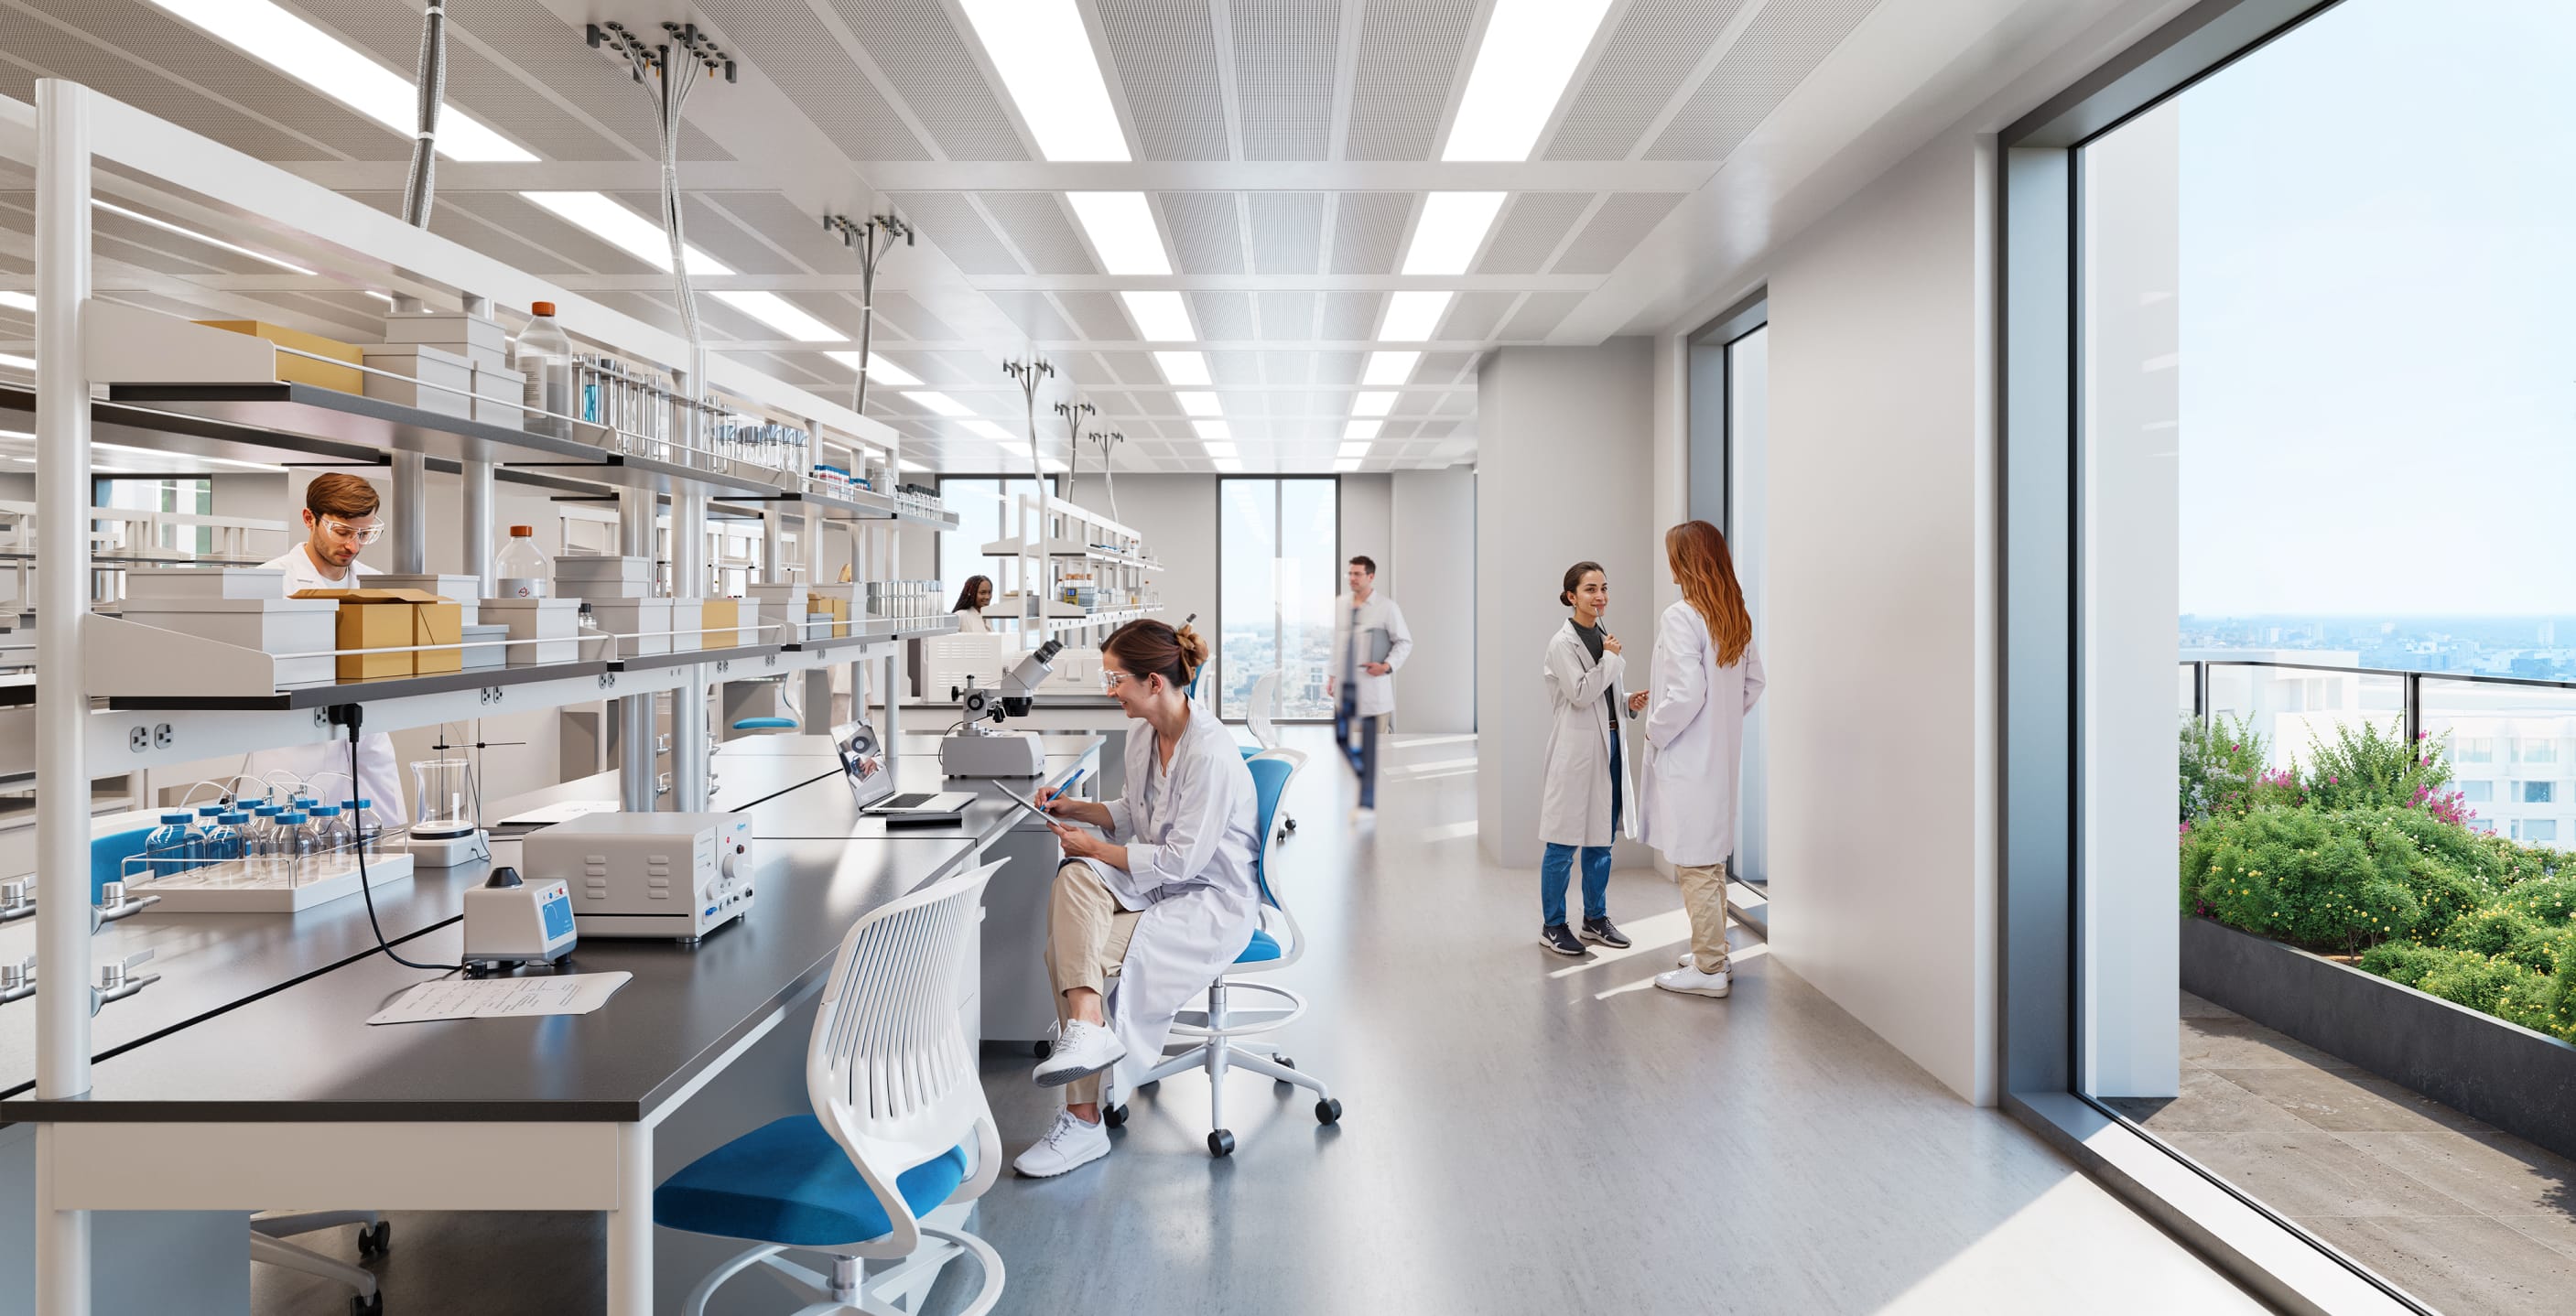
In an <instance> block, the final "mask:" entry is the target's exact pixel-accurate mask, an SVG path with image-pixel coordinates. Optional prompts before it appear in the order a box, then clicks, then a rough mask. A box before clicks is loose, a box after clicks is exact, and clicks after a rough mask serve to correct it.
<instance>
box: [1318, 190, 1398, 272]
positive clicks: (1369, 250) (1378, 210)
mask: <svg viewBox="0 0 2576 1316" xmlns="http://www.w3.org/2000/svg"><path fill="white" fill-rule="evenodd" d="M1413 198H1414V194H1413V193H1411V192H1344V193H1342V194H1341V195H1340V196H1338V197H1336V198H1334V201H1333V273H1335V274H1393V273H1395V262H1396V258H1397V256H1398V254H1399V253H1400V252H1401V251H1402V249H1403V246H1404V225H1405V221H1406V220H1408V219H1410V218H1412V216H1413Z"/></svg>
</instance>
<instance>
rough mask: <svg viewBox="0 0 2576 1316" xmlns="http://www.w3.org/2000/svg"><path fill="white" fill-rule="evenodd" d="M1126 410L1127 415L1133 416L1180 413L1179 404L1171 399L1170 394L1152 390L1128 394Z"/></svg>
mask: <svg viewBox="0 0 2576 1316" xmlns="http://www.w3.org/2000/svg"><path fill="white" fill-rule="evenodd" d="M1127 411H1128V414H1129V415H1135V416H1177V415H1180V414H1181V408H1180V404H1179V403H1176V402H1174V401H1172V395H1171V394H1169V393H1152V392H1143V393H1130V394H1128V395H1127Z"/></svg>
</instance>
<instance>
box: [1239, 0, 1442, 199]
mask: <svg viewBox="0 0 2576 1316" xmlns="http://www.w3.org/2000/svg"><path fill="white" fill-rule="evenodd" d="M1407 2H1408V3H1409V2H1410V0H1407ZM1231 14H1232V17H1233V22H1234V92H1235V102H1236V104H1237V105H1238V106H1239V107H1240V109H1241V112H1242V115H1243V158H1244V159H1246V160H1321V159H1323V158H1325V156H1326V154H1327V153H1328V150H1329V148H1330V146H1331V143H1330V141H1329V140H1328V139H1329V137H1330V134H1331V132H1332V125H1333V63H1334V57H1335V48H1336V47H1337V46H1338V45H1339V44H1340V40H1341V32H1342V6H1341V3H1340V0H1235V2H1234V4H1233V5H1232V6H1231Z"/></svg>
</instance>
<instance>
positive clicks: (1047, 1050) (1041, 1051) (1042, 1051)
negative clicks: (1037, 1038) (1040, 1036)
mask: <svg viewBox="0 0 2576 1316" xmlns="http://www.w3.org/2000/svg"><path fill="white" fill-rule="evenodd" d="M1029 1050H1030V1051H1031V1052H1033V1053H1035V1054H1036V1056H1037V1058H1038V1059H1040V1060H1044V1059H1046V1058H1047V1057H1048V1056H1051V1055H1054V1054H1055V1043H1053V1042H1038V1043H1035V1044H1033V1045H1031V1046H1030V1047H1029Z"/></svg>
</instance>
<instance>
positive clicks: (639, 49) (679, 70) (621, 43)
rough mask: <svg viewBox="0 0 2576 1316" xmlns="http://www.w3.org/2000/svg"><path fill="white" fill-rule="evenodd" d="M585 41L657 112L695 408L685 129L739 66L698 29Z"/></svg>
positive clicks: (701, 356)
mask: <svg viewBox="0 0 2576 1316" xmlns="http://www.w3.org/2000/svg"><path fill="white" fill-rule="evenodd" d="M585 35H586V37H587V39H588V40H589V42H590V45H591V48H592V49H594V50H596V49H600V48H602V47H605V48H606V49H607V50H608V51H609V52H610V53H611V54H615V55H619V56H623V57H624V58H625V60H626V64H627V68H628V70H629V71H630V72H631V73H632V74H633V76H634V79H635V85H636V86H638V87H641V88H643V89H644V93H645V96H646V97H647V99H649V100H650V101H651V103H652V106H653V121H654V124H655V126H656V127H657V128H658V129H659V130H660V133H659V136H660V140H661V147H662V149H661V158H662V232H663V234H664V236H666V237H668V238H669V239H670V242H671V291H672V294H673V295H674V296H675V297H676V298H677V299H678V301H679V303H680V327H681V329H682V331H683V332H685V333H686V334H687V336H688V340H689V377H688V382H687V383H686V384H685V385H683V387H682V391H683V392H685V393H686V394H687V395H688V399H689V401H690V402H692V403H694V402H696V401H697V400H699V399H700V398H703V397H704V396H705V395H706V389H707V348H706V340H705V339H704V338H702V337H701V336H700V334H699V330H698V296H697V289H696V287H695V285H693V284H692V283H691V282H690V281H689V261H688V256H687V252H688V242H687V240H686V238H685V236H684V234H683V232H682V221H681V215H680V123H681V116H682V114H683V112H684V111H685V109H686V107H687V105H688V102H689V92H690V91H691V90H692V89H694V88H695V87H696V86H697V84H698V79H699V78H701V77H703V76H705V75H708V74H722V75H723V76H724V80H725V81H727V82H731V81H733V80H734V62H733V60H732V59H731V58H730V57H728V56H727V55H726V54H725V53H724V51H722V50H720V49H718V48H717V46H716V43H715V42H713V41H711V40H709V39H708V38H707V36H706V34H705V33H703V32H700V31H699V30H698V25H697V24H695V23H664V24H662V35H663V40H662V41H661V42H660V43H658V44H654V43H648V42H647V41H646V40H645V39H644V38H643V37H640V36H637V35H636V34H635V33H633V32H631V31H629V30H627V28H626V25H625V24H623V23H619V22H616V21H614V20H611V21H609V22H605V23H592V24H590V25H589V28H588V31H587V33H586V34H585ZM648 74H649V75H651V76H650V77H647V76H646V75H648ZM687 414H688V416H689V419H690V424H689V429H690V432H689V434H688V436H687V439H688V447H689V449H690V450H691V452H692V455H694V451H695V449H696V448H697V447H698V446H699V444H698V436H697V434H696V433H695V430H696V425H697V416H698V414H699V409H698V408H697V407H695V406H691V407H689V408H688V412H687Z"/></svg>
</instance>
